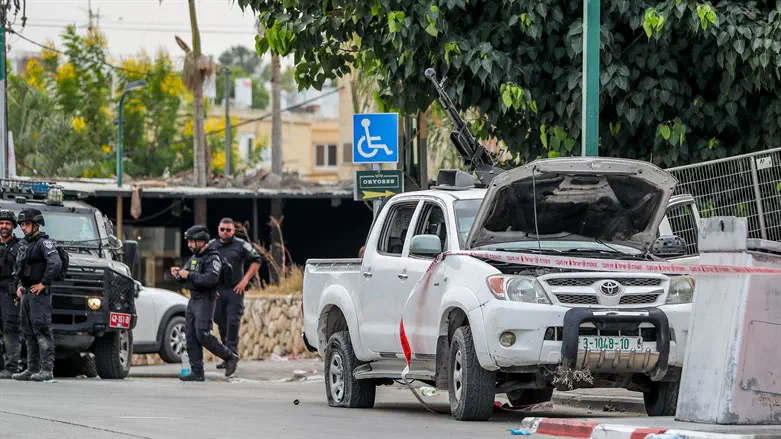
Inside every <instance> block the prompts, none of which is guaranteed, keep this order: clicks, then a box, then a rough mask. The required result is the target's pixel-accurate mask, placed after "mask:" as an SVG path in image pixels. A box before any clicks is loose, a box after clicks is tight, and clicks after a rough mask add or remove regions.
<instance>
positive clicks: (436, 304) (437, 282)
mask: <svg viewBox="0 0 781 439" xmlns="http://www.w3.org/2000/svg"><path fill="white" fill-rule="evenodd" d="M445 212H446V210H445V206H444V205H443V204H441V203H439V202H435V201H428V200H426V201H424V202H423V207H422V208H421V210H420V214H419V215H417V216H416V218H415V227H414V228H413V230H414V234H412V236H411V237H410V245H411V244H412V238H414V237H415V236H418V235H434V236H436V237H438V238H439V240H440V242H441V243H442V251H443V252H444V251H447V250H449V248H448V241H449V236H448V227H447V225H448V224H449V221H448V220H447V217H446V216H445ZM410 245H407V246H406V247H405V249H404V255H403V257H402V265H401V267H402V269H401V272H400V273H399V280H400V281H399V290H400V291H403V292H404V294H405V297H404V300H403V301H401V302H397V303H396V306H397V309H396V312H397V313H398V315H399V316H401V315H402V314H403V313H404V305H405V304H406V299H407V296H409V294H410V292H411V291H412V288H413V287H414V286H415V284H416V283H417V282H418V281H419V280H420V279H421V278H423V275H424V274H425V273H426V271H427V270H428V269H429V267H430V266H431V263H432V262H433V261H434V258H435V257H434V256H423V255H415V254H412V253H411V252H410ZM451 250H454V249H451ZM443 277H444V275H443V272H442V270H441V269H436V270H434V271H433V272H432V274H431V278H430V279H429V281H428V283H427V284H425V286H422V287H424V288H425V289H423V290H421V293H420V296H419V298H420V300H421V301H420V302H419V303H417V304H416V306H417V307H418V310H419V312H416V315H417V319H416V325H415V326H414V328H415V329H414V331H415V336H417V337H418V338H417V340H418V343H417V344H416V352H414V353H415V354H416V355H417V356H419V357H420V356H421V355H432V356H434V355H436V349H437V336H438V335H439V309H440V303H441V302H442V280H443ZM399 318H400V317H399ZM397 321H398V319H397ZM407 335H408V336H410V335H411V334H407ZM394 341H395V343H396V351H397V352H398V353H401V352H402V349H401V342H400V341H399V327H398V324H397V325H396V331H395V333H394ZM433 366H434V367H435V365H433Z"/></svg>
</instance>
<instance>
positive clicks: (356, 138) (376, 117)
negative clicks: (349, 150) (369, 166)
mask: <svg viewBox="0 0 781 439" xmlns="http://www.w3.org/2000/svg"><path fill="white" fill-rule="evenodd" d="M398 161H399V114H398V113H372V114H368V113H362V114H354V115H353V163H398Z"/></svg>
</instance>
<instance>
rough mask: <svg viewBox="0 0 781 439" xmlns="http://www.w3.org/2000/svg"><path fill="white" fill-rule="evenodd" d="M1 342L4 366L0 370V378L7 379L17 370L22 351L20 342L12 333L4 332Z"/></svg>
mask: <svg viewBox="0 0 781 439" xmlns="http://www.w3.org/2000/svg"><path fill="white" fill-rule="evenodd" d="M3 342H4V345H5V351H6V364H5V368H4V369H3V370H2V371H0V379H3V380H7V379H10V378H11V377H13V375H14V374H15V373H17V372H19V355H20V354H21V352H22V344H21V343H19V340H18V339H17V337H16V336H15V335H14V334H4V335H3Z"/></svg>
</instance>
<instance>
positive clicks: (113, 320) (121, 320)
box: [108, 312, 130, 329]
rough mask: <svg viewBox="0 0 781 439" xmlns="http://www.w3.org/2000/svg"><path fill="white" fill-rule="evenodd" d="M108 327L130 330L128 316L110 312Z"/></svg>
mask: <svg viewBox="0 0 781 439" xmlns="http://www.w3.org/2000/svg"><path fill="white" fill-rule="evenodd" d="M108 326H109V327H111V328H121V329H130V314H124V313H120V312H112V313H111V316H110V318H109V322H108Z"/></svg>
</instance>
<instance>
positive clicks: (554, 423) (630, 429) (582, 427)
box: [521, 418, 774, 439]
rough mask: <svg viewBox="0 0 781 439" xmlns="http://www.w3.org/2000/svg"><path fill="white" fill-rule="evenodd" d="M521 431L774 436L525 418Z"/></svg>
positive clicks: (619, 436)
mask: <svg viewBox="0 0 781 439" xmlns="http://www.w3.org/2000/svg"><path fill="white" fill-rule="evenodd" d="M521 429H522V430H526V431H528V432H529V433H532V434H534V433H536V434H543V435H549V436H558V437H567V438H578V439H646V438H648V439H727V438H729V439H759V438H762V437H773V436H774V435H762V434H759V435H754V434H727V433H711V432H706V431H693V430H676V429H666V428H658V427H637V426H633V425H621V424H600V423H598V422H586V421H576V420H572V419H557V418H524V419H523V421H521Z"/></svg>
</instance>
